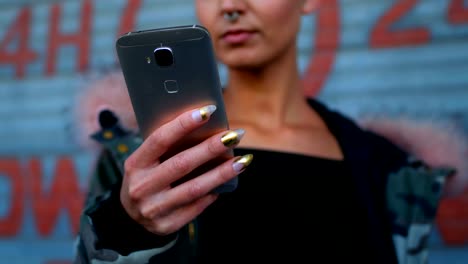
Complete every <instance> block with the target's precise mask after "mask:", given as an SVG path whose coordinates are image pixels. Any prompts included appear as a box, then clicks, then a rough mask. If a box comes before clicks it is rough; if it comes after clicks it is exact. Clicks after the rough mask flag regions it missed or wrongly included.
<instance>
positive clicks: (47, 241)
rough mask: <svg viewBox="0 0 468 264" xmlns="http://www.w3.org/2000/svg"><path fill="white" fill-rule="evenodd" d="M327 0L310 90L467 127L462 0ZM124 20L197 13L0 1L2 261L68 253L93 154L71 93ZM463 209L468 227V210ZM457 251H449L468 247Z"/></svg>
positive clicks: (310, 50)
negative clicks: (83, 140)
mask: <svg viewBox="0 0 468 264" xmlns="http://www.w3.org/2000/svg"><path fill="white" fill-rule="evenodd" d="M323 2H324V3H325V5H324V7H323V8H322V10H321V11H320V13H318V14H315V15H312V16H308V17H304V19H303V28H302V30H301V35H300V36H299V43H298V45H299V51H300V56H299V63H300V69H301V71H302V72H304V74H305V75H306V76H307V78H305V83H306V84H307V85H308V88H309V89H308V90H307V92H308V94H309V95H316V96H319V97H321V98H323V99H324V100H326V101H327V102H328V103H330V105H331V106H334V107H336V108H338V109H340V110H343V111H345V112H346V113H348V114H349V115H352V116H358V115H360V114H362V113H369V112H385V113H390V114H399V113H407V114H410V115H417V116H423V117H433V116H441V117H443V118H450V119H452V120H455V121H457V122H459V123H460V124H461V125H462V126H463V127H464V128H465V129H467V130H468V2H467V1H463V0H462V1H459V0H450V1H448V0H447V1H440V0H425V1H416V0H403V1H391V0H385V1H383V0H381V1H369V0H341V1H337V0H326V1H323ZM132 17H134V18H135V19H132ZM54 18H55V19H56V20H54ZM85 22H87V23H85ZM122 23H123V24H124V25H126V26H128V27H126V28H125V30H130V29H131V27H130V26H131V25H132V24H133V23H134V28H138V29H148V28H154V27H163V26H170V25H175V24H192V23H196V18H195V14H194V10H193V1H190V0H157V1H143V0H115V1H97V0H89V1H88V0H86V1H71V0H69V1H50V0H40V1H33V0H22V1H7V0H0V43H1V44H0V263H4V262H5V263H52V261H62V260H64V261H69V260H71V259H72V245H73V239H74V236H73V234H74V233H73V232H74V231H76V228H77V225H78V223H77V214H78V213H79V211H80V201H81V200H80V199H82V196H80V195H79V194H80V193H82V192H84V190H85V189H86V183H87V179H88V177H89V174H90V170H91V168H92V161H93V155H92V153H90V152H89V151H87V150H86V149H82V148H81V147H80V146H79V145H77V144H76V142H74V141H73V139H74V137H75V136H76V135H75V133H76V130H77V127H76V122H77V120H76V119H75V116H74V112H73V111H74V108H75V102H76V101H75V100H76V96H77V95H78V94H79V93H80V91H81V90H82V89H83V85H85V84H86V82H87V80H88V79H90V78H93V77H95V76H96V75H99V74H100V73H102V72H106V71H107V70H108V69H112V68H113V67H115V64H116V59H115V51H114V41H115V39H116V36H117V35H118V34H119V31H120V30H121V29H122V28H121V26H122ZM54 26H57V28H56V34H53V33H52V32H53V29H54ZM57 32H58V33H57ZM78 32H79V34H78ZM64 36H65V37H64ZM66 36H74V38H75V39H73V37H72V38H71V39H70V38H68V37H66ZM67 38H68V40H67ZM51 39H52V40H56V41H58V42H59V43H62V44H60V45H58V46H57V47H55V48H54V45H52V44H53V43H52V42H50V40H51ZM64 39H65V40H64ZM67 41H69V42H72V44H66V43H67ZM80 41H81V42H80ZM64 43H65V44H64ZM78 43H80V44H78ZM88 45H89V46H88ZM87 48H88V49H87ZM86 50H88V51H87V52H86ZM50 51H52V52H50ZM15 55H17V56H16V57H15ZM21 61H23V63H20V62H21ZM220 71H221V77H222V80H223V81H224V80H225V77H226V76H225V70H224V68H223V66H222V65H220ZM78 187H79V188H80V190H81V192H78V191H77V190H78V189H77V188H78ZM465 205H466V204H465ZM459 217H460V219H459V223H460V224H461V225H464V226H465V229H464V230H467V228H466V226H468V216H459ZM454 232H457V233H458V234H459V233H460V231H454ZM463 239H464V241H468V232H466V233H465V234H464V235H463V234H462V236H461V237H459V238H458V240H457V241H460V240H463ZM433 241H434V242H433V243H434V245H435V246H437V247H439V246H440V247H441V248H442V250H441V251H437V252H441V253H440V254H439V253H437V254H435V255H434V257H433V258H434V260H437V258H438V257H441V256H443V257H446V255H444V252H445V251H444V250H443V249H444V246H447V245H444V244H443V243H442V242H443V241H442V240H441V238H440V236H435V238H434V239H433ZM452 250H453V249H452ZM26 252H27V253H26ZM461 254H462V253H460V255H452V257H453V256H457V258H458V259H460V258H463V256H464V258H468V255H466V254H465V255H461ZM460 256H461V257H460ZM48 261H51V262H48ZM433 263H436V262H435V261H434V262H433Z"/></svg>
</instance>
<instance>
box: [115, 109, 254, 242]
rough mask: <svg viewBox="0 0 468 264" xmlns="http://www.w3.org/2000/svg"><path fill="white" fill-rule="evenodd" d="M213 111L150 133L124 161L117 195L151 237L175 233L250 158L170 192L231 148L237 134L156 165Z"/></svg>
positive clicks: (223, 135) (190, 115) (231, 161)
mask: <svg viewBox="0 0 468 264" xmlns="http://www.w3.org/2000/svg"><path fill="white" fill-rule="evenodd" d="M215 110H216V107H215V106H213V105H210V106H206V107H202V108H200V109H197V110H194V111H189V112H186V113H183V114H181V115H180V116H178V117H177V118H175V119H174V120H172V121H170V122H168V123H167V124H165V125H163V126H161V127H160V128H158V129H156V130H155V131H154V132H153V133H152V134H151V135H150V136H149V137H148V138H147V139H146V140H145V141H144V142H143V143H142V145H141V146H140V147H139V148H138V149H137V150H136V151H135V152H134V153H132V155H130V156H129V157H128V159H127V160H126V161H125V166H124V167H125V172H124V179H123V183H122V188H121V191H120V199H121V202H122V205H123V207H124V208H125V210H126V211H127V213H128V214H129V215H130V217H131V218H133V219H134V220H135V221H137V222H138V223H140V224H141V225H143V226H144V227H145V228H146V229H147V230H148V231H150V232H152V233H154V234H157V235H168V234H171V233H173V232H176V231H177V230H179V229H180V228H181V227H182V226H184V225H185V224H187V223H188V222H190V221H191V220H193V219H194V218H195V217H196V216H198V215H199V214H200V213H201V212H202V211H203V210H204V209H205V208H206V207H208V206H209V205H210V204H212V203H213V202H214V201H215V200H216V198H217V195H216V194H213V193H211V191H212V190H213V189H214V188H216V187H218V186H219V185H221V184H223V183H225V182H227V181H229V180H231V179H232V178H234V177H236V175H238V174H239V173H240V172H242V171H243V170H244V169H245V167H247V166H248V165H249V164H250V161H251V160H252V155H246V156H244V157H234V158H231V159H229V160H227V161H226V162H224V163H222V164H220V165H218V166H217V167H215V168H213V169H211V170H209V171H207V172H204V173H203V174H202V175H199V176H197V177H194V178H191V179H190V180H188V181H186V182H183V183H182V184H179V185H177V186H175V187H172V186H171V185H172V184H173V183H174V182H176V181H178V180H180V179H181V178H183V177H184V176H186V175H187V174H189V173H190V172H192V171H193V170H195V169H196V168H198V167H200V166H201V165H203V164H204V163H206V162H208V161H211V160H213V159H215V158H219V157H220V156H222V155H225V154H226V151H227V150H228V149H229V148H232V147H234V146H235V145H237V144H238V143H239V141H240V139H241V138H242V136H243V134H244V131H243V130H234V131H230V132H223V133H219V134H216V135H214V136H212V137H210V138H208V139H206V140H205V141H203V142H202V143H200V144H198V145H196V146H194V147H192V148H189V149H186V150H183V151H182V152H180V153H177V154H175V155H173V156H172V157H170V158H168V159H165V160H164V161H161V156H163V155H164V154H165V153H166V152H167V151H168V150H169V149H170V148H171V146H173V145H174V144H176V143H177V142H178V141H180V140H182V139H183V138H184V137H185V136H186V135H187V134H189V133H190V132H191V131H193V130H195V129H197V128H199V127H201V126H202V125H203V124H204V123H206V121H207V120H208V119H209V117H210V116H211V114H212V113H213V112H214V111H215Z"/></svg>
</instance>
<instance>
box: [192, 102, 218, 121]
mask: <svg viewBox="0 0 468 264" xmlns="http://www.w3.org/2000/svg"><path fill="white" fill-rule="evenodd" d="M214 111H216V106H215V105H207V106H204V107H202V108H200V109H198V110H195V111H193V113H192V118H193V120H195V121H197V122H201V121H204V120H206V119H208V117H210V116H211V115H212V114H213V113H214Z"/></svg>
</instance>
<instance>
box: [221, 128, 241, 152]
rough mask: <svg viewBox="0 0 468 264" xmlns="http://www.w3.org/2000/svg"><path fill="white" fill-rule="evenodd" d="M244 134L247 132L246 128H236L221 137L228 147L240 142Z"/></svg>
mask: <svg viewBox="0 0 468 264" xmlns="http://www.w3.org/2000/svg"><path fill="white" fill-rule="evenodd" d="M244 134H245V130H244V129H236V130H232V131H229V132H228V133H226V134H224V136H222V137H221V142H222V143H223V145H224V146H226V147H228V148H230V147H233V146H235V145H237V144H239V142H240V140H241V139H242V137H243V136H244Z"/></svg>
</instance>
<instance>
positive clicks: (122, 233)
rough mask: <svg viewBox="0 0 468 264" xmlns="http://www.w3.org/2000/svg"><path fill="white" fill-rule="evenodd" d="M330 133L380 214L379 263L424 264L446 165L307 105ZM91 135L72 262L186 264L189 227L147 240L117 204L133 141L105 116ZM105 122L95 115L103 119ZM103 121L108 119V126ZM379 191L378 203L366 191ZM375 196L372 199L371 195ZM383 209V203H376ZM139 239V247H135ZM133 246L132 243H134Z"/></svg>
mask: <svg viewBox="0 0 468 264" xmlns="http://www.w3.org/2000/svg"><path fill="white" fill-rule="evenodd" d="M310 103H311V104H312V106H313V107H314V108H315V110H317V112H318V113H319V114H320V115H321V116H322V117H323V118H324V120H325V122H326V123H327V125H328V126H329V128H330V130H331V131H332V132H333V134H334V135H335V136H336V138H337V140H338V141H339V143H340V145H341V146H342V151H343V154H344V156H345V160H346V162H347V163H348V164H349V166H350V167H351V170H352V175H353V177H354V180H355V181H356V182H357V183H358V185H357V186H359V188H360V190H359V191H360V192H361V193H362V197H361V201H360V202H361V203H362V204H363V205H364V206H365V207H366V208H367V211H368V214H369V217H371V218H372V215H373V213H374V212H382V210H383V211H384V212H385V214H386V215H388V221H389V223H390V225H391V232H392V235H391V237H388V239H381V237H382V231H381V230H383V229H385V226H384V223H381V222H380V221H379V220H378V219H376V220H375V221H373V222H372V223H373V224H372V225H373V226H372V227H371V228H372V230H373V231H374V232H372V234H375V239H373V241H376V243H380V244H381V245H378V247H379V248H382V249H383V250H382V256H381V257H382V259H383V260H385V261H383V262H381V263H384V262H385V263H400V264H403V263H405V264H410V263H427V260H428V245H427V239H428V237H429V234H430V232H431V228H432V226H433V223H434V219H435V216H436V211H437V208H438V204H439V200H440V198H441V194H442V189H443V187H444V183H445V181H446V178H447V176H450V175H452V174H453V173H454V170H453V169H451V168H430V167H428V166H427V165H425V164H424V163H423V162H421V161H419V160H417V159H415V158H414V157H412V156H411V155H408V154H407V153H406V152H404V151H402V150H401V149H399V148H397V147H396V146H395V145H393V144H392V143H391V142H389V141H388V140H386V139H384V138H383V137H381V136H378V135H377V134H375V133H372V132H369V131H365V130H363V129H361V128H360V127H358V126H357V125H356V124H355V123H354V122H353V121H351V120H349V119H348V118H346V117H344V116H342V115H341V114H339V113H337V112H334V111H330V110H329V109H327V108H326V107H325V106H324V105H322V104H321V103H319V102H317V101H312V100H311V102H310ZM101 115H102V117H106V116H107V121H106V122H102V130H101V131H97V132H96V133H95V134H94V135H92V137H93V138H94V139H96V140H97V141H98V142H100V143H101V144H102V146H103V147H104V151H103V152H102V155H101V157H100V158H99V160H98V163H97V164H96V170H95V176H94V177H93V178H92V181H91V183H90V186H89V193H88V197H87V200H86V206H85V209H84V211H83V214H82V218H81V226H80V233H79V236H78V238H77V246H76V258H75V263H77V264H78V263H194V262H193V260H194V259H195V256H196V253H197V251H196V248H197V235H198V233H197V222H196V220H194V221H193V222H191V223H189V224H188V225H187V226H185V227H184V228H183V229H182V230H180V231H179V232H178V233H177V234H174V235H172V236H168V237H158V236H155V235H153V234H151V233H149V232H147V231H146V230H144V229H143V228H142V227H141V226H139V225H138V224H136V223H135V222H133V220H132V219H130V217H129V216H128V215H126V213H125V211H124V210H123V208H122V206H121V205H120V202H119V189H120V184H121V180H122V167H123V163H124V161H125V159H126V158H127V157H128V156H129V155H130V154H131V153H132V151H134V150H135V149H136V148H137V147H138V146H139V145H140V143H141V139H140V137H139V136H138V134H134V133H132V132H129V131H126V130H125V129H124V128H123V127H121V126H120V124H119V122H118V118H117V117H115V116H113V115H112V113H111V112H106V111H104V113H103V112H101ZM105 119H106V118H101V120H105ZM109 120H110V121H109ZM375 186H382V188H383V189H384V190H386V193H385V195H383V196H382V197H383V199H384V200H385V201H384V202H383V203H382V202H380V201H378V200H377V199H375V197H374V195H375V194H373V191H372V189H373V188H375ZM379 197H380V196H379ZM382 204H384V206H382ZM142 241H143V242H142ZM136 245H138V246H136Z"/></svg>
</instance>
